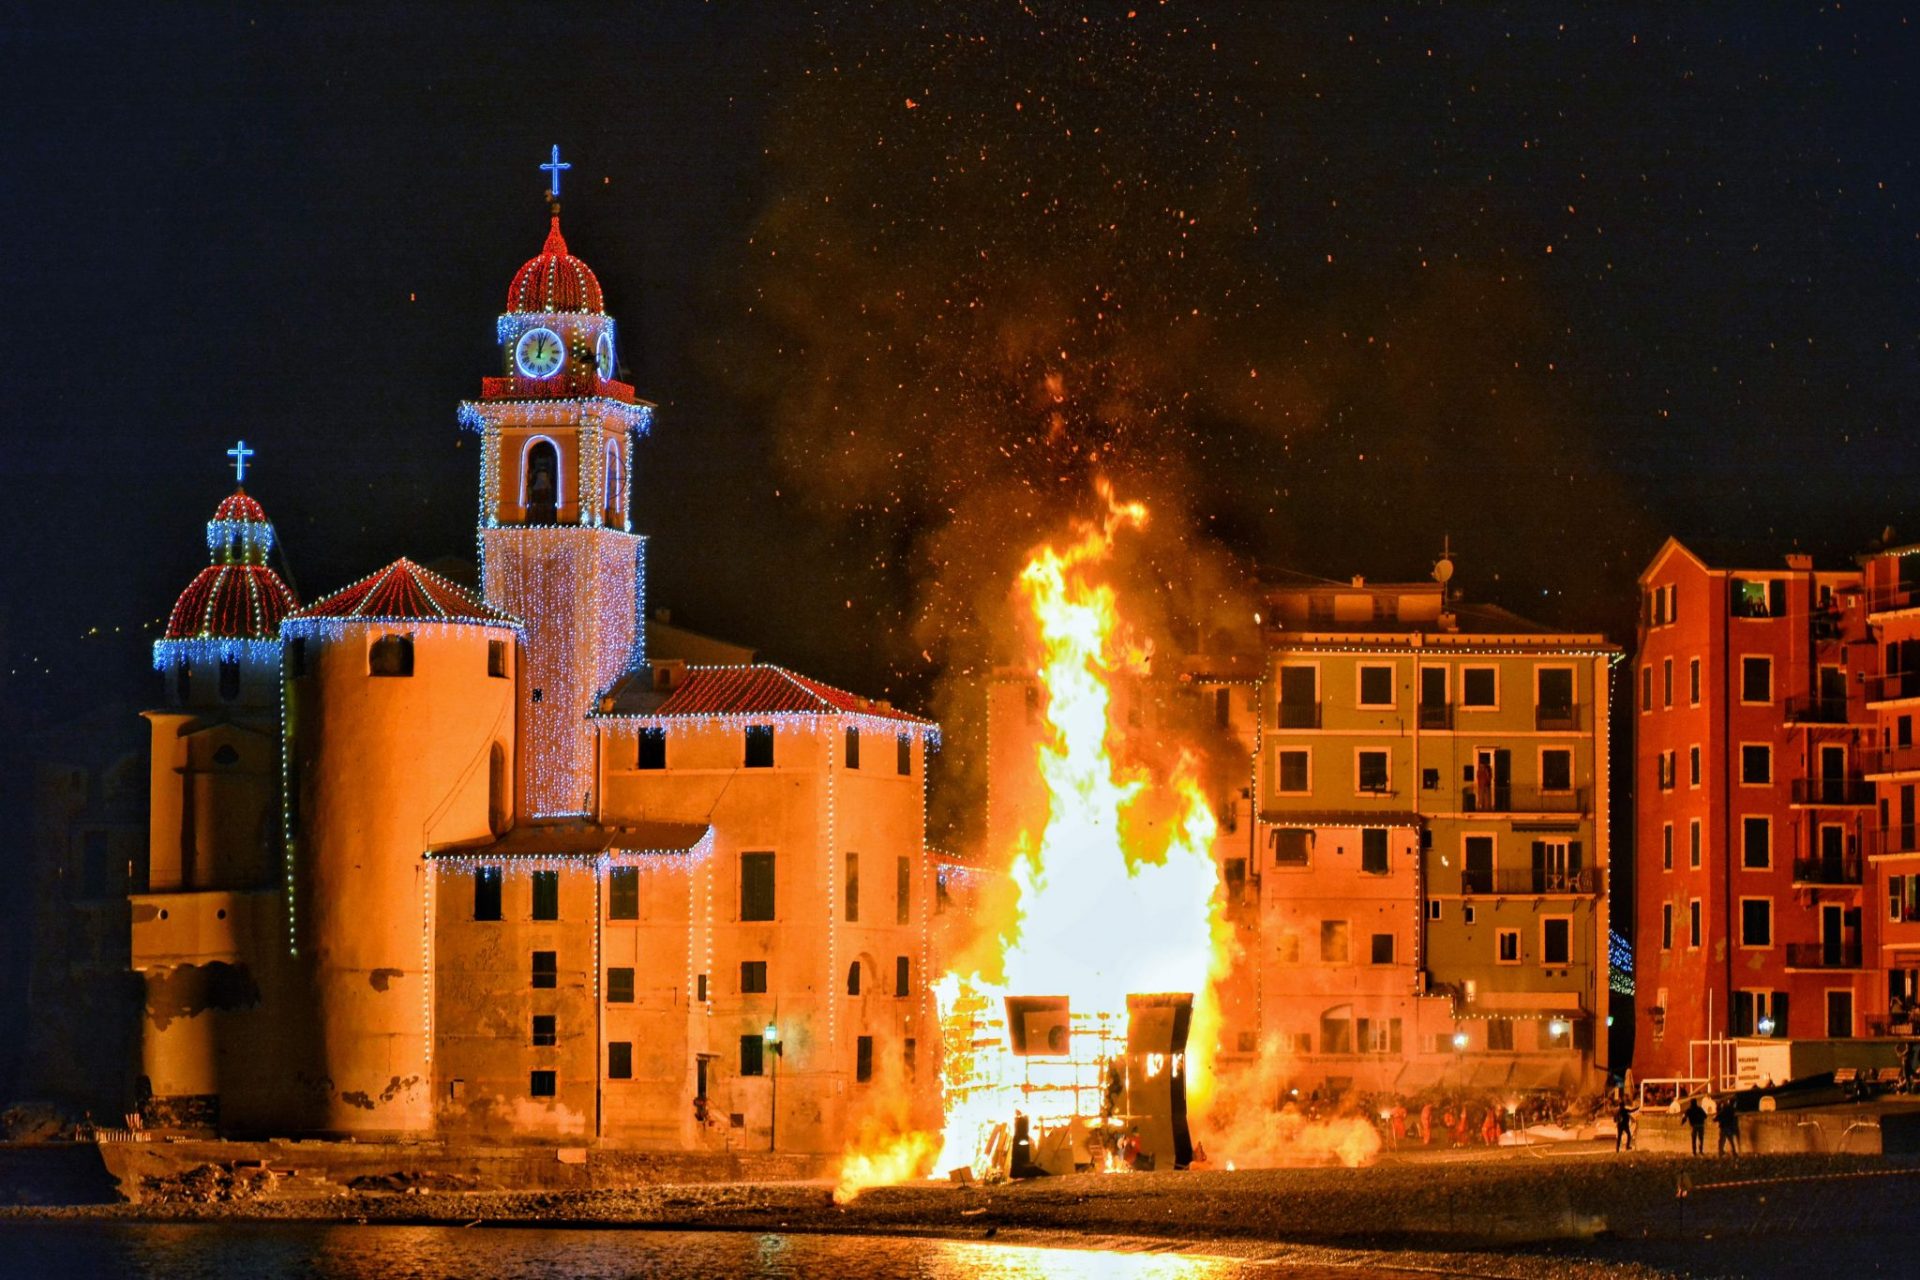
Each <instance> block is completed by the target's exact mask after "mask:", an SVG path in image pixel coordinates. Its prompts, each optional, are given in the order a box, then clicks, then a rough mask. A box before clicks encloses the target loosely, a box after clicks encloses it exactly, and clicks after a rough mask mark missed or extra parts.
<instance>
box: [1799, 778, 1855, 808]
mask: <svg viewBox="0 0 1920 1280" xmlns="http://www.w3.org/2000/svg"><path fill="white" fill-rule="evenodd" d="M1874 799H1875V794H1874V787H1873V784H1872V783H1871V782H1867V781H1865V780H1863V779H1860V778H1795V779H1794V780H1793V803H1795V804H1817V805H1871V804H1872V803H1873V802H1874Z"/></svg>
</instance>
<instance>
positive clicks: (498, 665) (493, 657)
mask: <svg viewBox="0 0 1920 1280" xmlns="http://www.w3.org/2000/svg"><path fill="white" fill-rule="evenodd" d="M487 675H488V676H489V677H491V678H493V679H495V680H505V679H506V678H507V675H508V672H507V642H506V641H505V640H489V641H487Z"/></svg>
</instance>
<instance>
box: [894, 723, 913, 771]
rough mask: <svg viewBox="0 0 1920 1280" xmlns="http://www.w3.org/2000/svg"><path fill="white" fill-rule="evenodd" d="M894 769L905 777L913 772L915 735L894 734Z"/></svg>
mask: <svg viewBox="0 0 1920 1280" xmlns="http://www.w3.org/2000/svg"><path fill="white" fill-rule="evenodd" d="M893 771H894V772H895V773H897V774H899V775H900V776H901V777H903V778H904V777H906V776H908V775H909V774H911V773H912V772H913V735H912V734H910V733H901V734H895V735H894V739H893Z"/></svg>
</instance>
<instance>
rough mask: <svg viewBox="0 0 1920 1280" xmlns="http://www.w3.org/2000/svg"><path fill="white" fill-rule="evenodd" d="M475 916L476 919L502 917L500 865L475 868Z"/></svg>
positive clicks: (496, 918)
mask: <svg viewBox="0 0 1920 1280" xmlns="http://www.w3.org/2000/svg"><path fill="white" fill-rule="evenodd" d="M473 918H474V919H475V920H498V919H499V918H500V868H499V867H475V868H474V869H473Z"/></svg>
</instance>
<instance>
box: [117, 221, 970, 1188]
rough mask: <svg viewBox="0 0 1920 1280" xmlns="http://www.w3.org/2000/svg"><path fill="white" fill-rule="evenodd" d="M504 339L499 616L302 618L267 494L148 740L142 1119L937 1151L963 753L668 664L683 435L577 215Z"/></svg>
mask: <svg viewBox="0 0 1920 1280" xmlns="http://www.w3.org/2000/svg"><path fill="white" fill-rule="evenodd" d="M496 335H497V338H498V341H499V344H500V351H501V366H500V372H499V374H498V375H497V376H493V377H487V378H484V379H483V380H482V385H481V392H480V395H479V397H478V398H477V399H474V400H471V401H467V402H465V403H463V404H462V405H461V406H460V410H459V420H460V424H461V426H462V427H463V428H465V429H467V430H469V431H471V432H474V433H475V434H477V436H478V437H479V442H480V446H481V447H480V459H481V460H480V468H481V475H480V509H479V513H478V528H479V547H480V554H481V573H480V590H479V592H478V593H477V594H476V593H474V592H472V591H469V590H467V589H465V588H463V587H462V586H460V585H458V584H456V583H454V582H452V581H450V580H448V579H447V578H445V577H442V576H440V575H438V574H435V573H433V572H431V571H429V570H427V569H425V568H423V567H422V566H420V565H418V564H415V563H413V562H411V561H408V560H404V559H403V560H400V561H397V562H395V563H394V564H392V565H389V566H387V567H386V568H384V569H381V570H379V571H378V572H377V573H374V574H372V575H370V576H369V577H367V578H365V579H363V580H362V581H360V582H357V583H355V584H353V585H351V586H348V587H346V588H344V589H342V590H340V591H337V592H335V593H333V594H332V595H329V596H327V597H325V598H324V599H321V600H318V601H315V602H312V603H309V604H306V605H304V606H302V605H301V604H300V603H299V602H298V601H297V600H295V598H294V596H293V594H292V592H291V591H289V590H288V588H287V587H286V586H285V584H284V582H283V581H282V580H281V578H280V577H279V575H278V574H276V573H275V572H274V570H273V569H272V567H270V563H269V562H270V559H271V556H272V553H273V551H274V537H275V535H274V530H273V526H272V524H271V522H270V521H269V520H268V518H267V516H266V513H265V511H264V509H262V508H261V506H260V505H259V503H258V502H256V501H255V500H254V498H253V497H252V496H250V495H248V494H247V493H245V491H244V490H241V491H238V492H236V493H234V494H233V495H232V496H230V497H229V498H227V499H226V500H225V501H224V502H222V503H221V504H220V507H219V509H218V510H217V511H216V512H215V516H214V519H213V521H211V522H210V523H209V525H208V546H209V549H210V551H211V556H212V561H213V562H212V563H211V564H210V565H209V566H208V567H207V568H206V569H205V570H203V571H202V572H201V574H200V576H199V577H197V578H196V579H195V580H194V582H193V584H192V585H190V586H189V587H188V589H187V591H186V592H185V593H184V594H183V595H182V596H181V598H180V601H179V603H178V604H177V605H176V607H175V610H174V613H173V616H172V617H171V618H170V620H169V623H168V627H167V631H166V634H165V638H163V639H162V640H160V641H158V642H157V643H156V645H155V665H156V667H157V668H159V669H160V671H161V672H162V673H163V675H164V676H165V677H166V681H167V689H168V704H167V705H166V706H165V707H164V708H161V709H157V710H155V711H153V712H150V713H149V714H148V716H147V718H148V720H149V722H150V724H151V733H152V775H151V780H152V788H151V791H152V802H151V804H152V812H151V819H152V820H151V831H150V850H149V861H150V873H149V877H148V882H147V884H146V886H145V891H144V892H141V893H138V894H135V895H133V901H132V916H133V925H132V928H133V963H134V968H135V969H136V970H137V971H138V972H139V973H140V974H141V975H142V978H143V980H144V983H145V990H146V1011H145V1020H144V1025H143V1029H142V1031H143V1042H142V1051H141V1055H142V1056H141V1065H140V1079H141V1099H140V1105H141V1109H142V1111H143V1113H144V1114H145V1115H146V1117H147V1120H148V1122H149V1123H150V1124H154V1125H159V1126H167V1125H171V1126H177V1127H182V1128H188V1129H199V1130H206V1129H214V1130H217V1131H221V1132H227V1133H235V1134H289V1133H308V1134H325V1135H342V1136H345V1135H352V1136H360V1137H368V1138H373V1137H422V1138H424V1137H437V1138H446V1139H471V1140H475V1141H488V1142H495V1141H506V1142H512V1141H551V1142H561V1143H566V1144H581V1145H589V1144H607V1145H615V1146H627V1147H635V1148H646V1149H660V1150H716V1151H718V1150H739V1151H748V1150H761V1151H766V1150H777V1151H789V1152H807V1153H825V1152H832V1151H836V1150H839V1149H840V1147H841V1146H842V1144H843V1143H844V1142H845V1140H846V1138H847V1136H848V1135H849V1134H850V1133H851V1132H852V1130H853V1128H854V1127H855V1126H857V1125H858V1124H860V1123H861V1122H862V1121H863V1120H866V1119H868V1118H869V1117H888V1118H890V1120H891V1122H892V1123H896V1124H909V1123H918V1124H921V1125H936V1124H937V1122H938V1107H939V1103H938V1083H937V1077H936V1068H937V1064H936V1062H935V1057H936V1053H937V1043H936V1041H937V1024H936V1021H935V1011H934V1005H933V1001H932V997H931V993H930V990H929V988H928V985H927V976H928V968H929V964H930V956H929V947H930V941H931V940H930V932H929V930H930V923H931V921H930V917H931V914H932V912H933V909H934V902H933V897H934V891H935V878H934V867H933V864H932V862H931V861H930V859H929V854H928V851H927V849H926V843H925V822H924V815H925V788H926V764H927V754H928V751H929V750H930V749H931V748H933V747H934V746H935V745H937V741H938V729H937V727H936V726H935V725H933V724H932V723H931V722H929V721H926V720H923V719H921V718H918V717H916V716H912V715H909V714H907V713H905V712H902V711H900V710H897V709H895V708H893V707H891V706H890V705H888V704H886V703H884V702H878V701H873V700H869V699H865V698H861V697H857V696H855V695H852V694H849V693H846V692H844V691H842V690H839V689H835V688H832V687H830V686H827V685H824V684H821V683H819V682H817V681H813V680H810V679H808V678H806V677H804V676H801V675H799V674H797V673H794V672H791V671H788V670H785V669H784V668H781V667H777V666H772V665H768V664H760V663H750V662H749V663H727V664H699V663H690V662H687V661H684V660H682V659H681V658H679V657H676V656H673V655H666V654H650V653H648V652H647V631H648V629H647V626H646V623H645V619H646V610H645V590H646V588H645V583H646V550H647V544H646V539H645V538H644V537H643V536H641V535H639V534H637V533H635V532H634V531H633V526H632V510H631V498H632V494H633V475H634V464H635V459H634V452H633V451H634V446H635V444H636V442H637V441H638V439H639V438H640V437H641V436H643V435H644V434H645V433H646V431H647V430H648V428H649V426H650V420H651V412H652V406H650V405H648V404H647V403H646V402H645V401H643V400H640V399H639V398H638V397H637V396H636V395H635V393H634V389H633V388H632V387H631V386H629V385H628V384H626V383H624V382H622V381H620V380H619V379H618V377H617V373H618V347H617V334H616V328H615V324H614V321H613V319H612V317H610V316H609V315H607V313H606V311H605V308H604V304H603V299H602V295H601V290H600V285H599V282H598V280H597V279H596V278H595V276H594V274H593V272H592V271H591V270H590V269H589V268H588V267H587V266H586V264H585V263H584V262H582V261H581V260H580V259H578V258H576V257H574V256H573V255H572V254H571V253H570V252H569V251H568V249H567V245H566V242H565V240H564V238H563V237H562V235H561V231H560V218H559V208H558V204H557V201H556V202H555V204H554V207H553V211H552V220H551V224H550V229H549V233H548V236H547V239H546V242H545V244H544V246H543V247H542V249H541V251H540V253H538V254H537V255H535V256H534V257H533V258H532V259H530V260H529V261H528V262H527V263H526V264H525V265H524V266H523V267H521V269H520V270H519V272H517V273H516V274H515V276H514V277H513V281H512V284H511V285H510V287H509V290H508V301H507V309H506V312H505V313H504V314H503V315H501V316H500V318H499V320H498V322H497V327H496ZM242 462H244V458H243V459H242Z"/></svg>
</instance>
